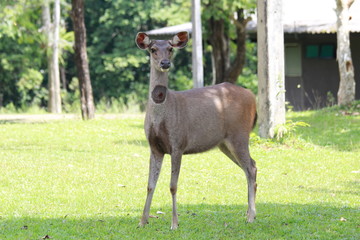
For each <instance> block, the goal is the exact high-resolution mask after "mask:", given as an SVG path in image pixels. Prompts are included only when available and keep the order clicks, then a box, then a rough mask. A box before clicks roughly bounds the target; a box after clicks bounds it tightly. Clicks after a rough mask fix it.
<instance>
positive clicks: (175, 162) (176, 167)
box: [170, 153, 182, 230]
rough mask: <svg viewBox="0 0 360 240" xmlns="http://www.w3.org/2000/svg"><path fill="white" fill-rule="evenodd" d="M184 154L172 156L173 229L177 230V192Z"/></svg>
mask: <svg viewBox="0 0 360 240" xmlns="http://www.w3.org/2000/svg"><path fill="white" fill-rule="evenodd" d="M181 158H182V153H173V154H171V182H170V192H171V196H172V222H171V229H172V230H175V229H177V228H178V226H179V221H178V214H177V207H176V192H177V184H178V180H179V174H180V167H181Z"/></svg>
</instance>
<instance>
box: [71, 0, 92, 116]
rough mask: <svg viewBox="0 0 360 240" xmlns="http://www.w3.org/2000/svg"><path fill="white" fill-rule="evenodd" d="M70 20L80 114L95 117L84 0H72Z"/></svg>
mask: <svg viewBox="0 0 360 240" xmlns="http://www.w3.org/2000/svg"><path fill="white" fill-rule="evenodd" d="M71 2H72V20H73V25H74V32H75V63H76V69H77V75H78V78H79V86H80V101H81V114H82V118H83V119H84V120H87V119H92V118H94V117H95V106H94V100H93V94H92V87H91V81H90V72H89V64H88V57H87V52H86V28H85V22H84V1H83V0H72V1H71Z"/></svg>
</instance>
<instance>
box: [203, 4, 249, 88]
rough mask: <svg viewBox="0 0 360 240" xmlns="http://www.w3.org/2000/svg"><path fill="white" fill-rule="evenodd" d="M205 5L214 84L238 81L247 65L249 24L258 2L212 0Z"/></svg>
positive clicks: (205, 20)
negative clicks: (247, 32)
mask: <svg viewBox="0 0 360 240" xmlns="http://www.w3.org/2000/svg"><path fill="white" fill-rule="evenodd" d="M204 5H205V9H204V22H206V23H207V24H206V27H207V29H208V41H209V44H210V45H211V47H212V64H213V84H217V83H221V82H231V83H235V82H236V81H237V79H238V77H239V75H240V74H241V73H242V69H243V67H244V64H245V53H246V25H247V23H248V22H249V21H250V20H251V18H250V17H249V16H248V14H249V13H250V12H251V10H252V9H254V8H255V1H254V0H242V1H235V0H232V1H219V0H208V1H207V2H205V3H204Z"/></svg>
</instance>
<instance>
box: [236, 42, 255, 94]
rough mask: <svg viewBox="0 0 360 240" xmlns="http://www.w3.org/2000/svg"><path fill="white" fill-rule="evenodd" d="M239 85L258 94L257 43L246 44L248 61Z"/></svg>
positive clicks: (246, 60) (239, 79)
mask: <svg viewBox="0 0 360 240" xmlns="http://www.w3.org/2000/svg"><path fill="white" fill-rule="evenodd" d="M237 83H238V84H239V85H241V86H243V87H245V88H248V89H250V90H251V91H252V92H253V93H254V94H257V92H258V79H257V47H256V43H254V42H250V41H247V42H246V59H245V66H244V68H243V71H242V74H241V75H240V76H239V78H238V81H237Z"/></svg>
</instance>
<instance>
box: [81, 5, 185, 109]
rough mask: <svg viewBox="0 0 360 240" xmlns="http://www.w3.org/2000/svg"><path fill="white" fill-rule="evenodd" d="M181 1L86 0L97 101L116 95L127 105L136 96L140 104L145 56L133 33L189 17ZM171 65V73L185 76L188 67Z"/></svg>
mask: <svg viewBox="0 0 360 240" xmlns="http://www.w3.org/2000/svg"><path fill="white" fill-rule="evenodd" d="M184 4H185V1H175V2H172V3H170V2H165V3H164V2H163V1H159V0H152V1H136V2H134V1H125V0H116V1H86V9H87V11H86V15H85V16H86V19H87V23H86V24H87V33H88V52H89V59H90V71H91V79H92V83H93V88H94V94H95V99H96V100H97V101H105V102H108V101H109V100H110V99H119V100H118V101H123V102H124V104H125V105H128V103H129V100H130V99H133V98H134V97H136V101H137V103H138V104H140V105H144V102H145V99H146V98H147V88H148V80H149V72H150V68H149V62H148V61H149V60H148V57H147V53H145V52H143V51H140V50H139V49H138V48H137V47H136V45H135V43H134V37H135V35H136V33H137V32H139V31H147V30H150V29H153V28H156V27H163V26H167V25H169V24H175V22H176V21H177V23H179V22H186V21H189V20H190V13H189V10H187V13H185V12H184V11H185V9H188V8H183V7H182V6H186V4H185V5H184ZM160 6H161V7H160ZM160 9H161V10H160ZM179 9H180V11H178V10H179ZM175 20H176V21H175ZM174 65H175V69H174V72H175V74H173V75H179V76H180V79H182V77H181V76H183V75H184V74H185V73H186V75H187V76H189V71H188V70H187V71H180V72H178V71H177V69H178V68H179V67H178V66H179V65H180V64H179V65H178V64H174ZM182 81H183V80H181V82H182ZM102 98H105V99H103V100H101V99H102ZM120 98H121V99H122V100H120ZM132 103H133V102H132Z"/></svg>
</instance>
